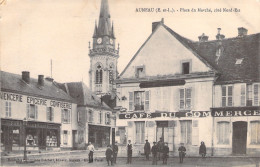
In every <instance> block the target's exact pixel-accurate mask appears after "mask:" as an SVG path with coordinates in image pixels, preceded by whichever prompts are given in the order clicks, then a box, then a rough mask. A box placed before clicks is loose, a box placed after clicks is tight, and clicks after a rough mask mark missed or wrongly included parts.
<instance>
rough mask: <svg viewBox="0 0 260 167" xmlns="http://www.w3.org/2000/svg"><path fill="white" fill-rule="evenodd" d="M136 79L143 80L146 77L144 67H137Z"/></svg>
mask: <svg viewBox="0 0 260 167" xmlns="http://www.w3.org/2000/svg"><path fill="white" fill-rule="evenodd" d="M135 75H136V78H143V77H144V76H145V68H144V66H137V67H136V69H135Z"/></svg>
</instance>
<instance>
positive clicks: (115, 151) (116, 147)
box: [113, 141, 118, 164]
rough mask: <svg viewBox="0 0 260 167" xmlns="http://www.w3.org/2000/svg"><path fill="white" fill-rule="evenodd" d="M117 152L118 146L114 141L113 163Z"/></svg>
mask: <svg viewBox="0 0 260 167" xmlns="http://www.w3.org/2000/svg"><path fill="white" fill-rule="evenodd" d="M117 153H118V146H117V141H116V142H115V144H114V145H113V159H114V163H115V164H116V158H117Z"/></svg>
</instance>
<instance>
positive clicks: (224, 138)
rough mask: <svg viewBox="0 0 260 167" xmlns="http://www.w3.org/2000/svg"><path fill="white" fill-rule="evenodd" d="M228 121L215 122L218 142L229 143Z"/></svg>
mask: <svg viewBox="0 0 260 167" xmlns="http://www.w3.org/2000/svg"><path fill="white" fill-rule="evenodd" d="M229 131H230V130H229V122H218V123H217V139H218V144H229Z"/></svg>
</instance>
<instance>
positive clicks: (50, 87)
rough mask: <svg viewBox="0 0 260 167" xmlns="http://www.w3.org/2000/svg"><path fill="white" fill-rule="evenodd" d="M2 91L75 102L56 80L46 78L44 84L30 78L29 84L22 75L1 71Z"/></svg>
mask: <svg viewBox="0 0 260 167" xmlns="http://www.w3.org/2000/svg"><path fill="white" fill-rule="evenodd" d="M0 74H1V76H0V77H1V91H8V92H14V93H20V94H24V95H30V96H40V97H44V98H49V99H57V100H60V101H68V102H74V99H73V98H71V97H70V96H69V95H68V94H67V93H66V92H64V91H63V90H62V89H60V88H59V86H58V85H57V84H56V83H55V82H51V81H48V80H46V79H44V86H40V85H39V84H38V79H35V78H30V83H29V84H27V83H26V82H25V81H23V80H22V75H19V74H13V73H9V72H4V71H1V73H0Z"/></svg>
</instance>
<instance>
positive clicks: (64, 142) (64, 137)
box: [63, 130, 68, 145]
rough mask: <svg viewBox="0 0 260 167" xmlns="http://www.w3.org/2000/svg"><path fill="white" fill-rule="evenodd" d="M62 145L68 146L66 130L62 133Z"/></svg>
mask: <svg viewBox="0 0 260 167" xmlns="http://www.w3.org/2000/svg"><path fill="white" fill-rule="evenodd" d="M63 144H64V145H67V144H68V131H67V130H64V131H63Z"/></svg>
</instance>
